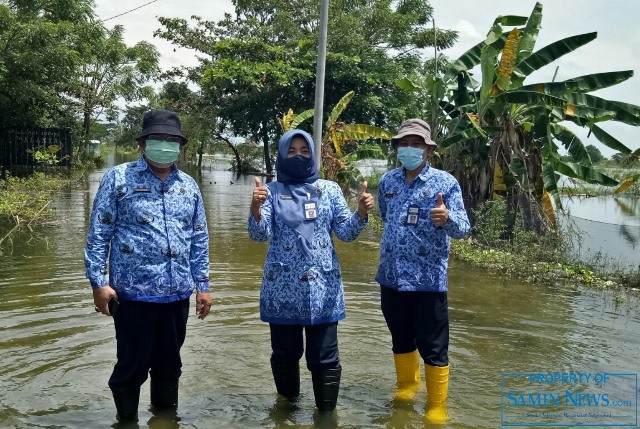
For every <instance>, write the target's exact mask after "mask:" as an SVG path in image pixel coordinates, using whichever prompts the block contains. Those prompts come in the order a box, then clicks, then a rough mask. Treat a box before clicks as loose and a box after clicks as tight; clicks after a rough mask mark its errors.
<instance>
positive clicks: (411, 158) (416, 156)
mask: <svg viewBox="0 0 640 429" xmlns="http://www.w3.org/2000/svg"><path fill="white" fill-rule="evenodd" d="M423 154H424V150H423V149H418V148H417V147H410V146H409V147H399V148H398V161H400V163H401V164H402V166H403V167H404V168H406V169H407V170H415V169H416V168H418V167H420V164H422V161H424V160H423V159H422V155H423Z"/></svg>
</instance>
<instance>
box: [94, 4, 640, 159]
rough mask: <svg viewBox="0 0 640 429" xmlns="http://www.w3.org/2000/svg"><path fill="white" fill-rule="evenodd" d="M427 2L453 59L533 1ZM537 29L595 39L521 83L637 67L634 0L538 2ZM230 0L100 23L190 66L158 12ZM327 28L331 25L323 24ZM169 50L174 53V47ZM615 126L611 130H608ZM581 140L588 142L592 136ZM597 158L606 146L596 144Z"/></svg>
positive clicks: (186, 11)
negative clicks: (450, 38)
mask: <svg viewBox="0 0 640 429" xmlns="http://www.w3.org/2000/svg"><path fill="white" fill-rule="evenodd" d="M147 1H149V0H146V1H145V0H136V2H135V3H134V4H132V3H131V2H122V1H120V0H95V3H96V12H97V14H98V16H99V17H100V18H102V19H106V18H109V17H112V16H114V15H118V14H120V13H123V12H125V11H127V10H129V9H133V8H135V7H138V6H140V5H143V4H144V3H146V2H147ZM431 5H432V6H433V7H434V18H435V20H436V25H437V26H438V27H441V28H449V29H455V30H457V31H459V34H460V38H459V41H458V43H456V45H455V46H454V47H453V48H451V49H449V50H447V51H445V54H447V55H448V56H450V57H451V58H457V57H458V56H459V55H461V54H462V53H464V52H465V51H467V50H468V49H469V48H471V47H472V46H473V45H475V44H477V43H478V42H480V41H481V40H482V39H483V38H484V37H485V35H486V33H487V31H488V30H489V28H490V26H491V25H492V24H493V21H494V19H495V18H496V17H497V16H498V15H522V16H529V15H530V14H531V11H532V10H533V7H534V5H535V0H519V1H513V0H487V1H484V2H482V1H478V0H458V1H456V2H455V3H451V1H450V0H431ZM543 6H544V8H543V20H542V28H541V31H540V35H539V38H538V41H537V43H536V47H537V48H538V49H539V48H541V47H543V46H545V45H547V44H549V43H552V42H554V41H556V40H559V39H562V38H565V37H568V36H572V35H576V34H582V33H588V32H592V31H597V32H598V38H597V39H596V40H594V41H593V42H591V43H589V44H587V45H586V46H584V47H582V48H580V49H578V50H576V51H574V52H572V53H570V54H568V55H566V56H565V57H563V58H561V59H560V60H558V61H557V63H554V64H551V65H549V66H547V67H545V68H543V69H542V70H540V71H538V72H536V74H534V75H532V76H530V78H529V79H528V82H538V81H546V80H551V78H552V77H553V73H554V72H555V68H556V65H559V66H560V69H559V70H558V76H557V78H556V80H563V79H568V78H570V77H575V76H580V75H585V74H591V73H597V72H605V71H614V70H634V71H636V73H638V72H640V67H639V65H640V27H638V26H637V22H636V20H637V17H638V16H640V13H639V12H640V1H637V0H636V1H630V0H588V1H587V0H554V1H548V2H544V3H543ZM233 11H234V8H233V4H232V3H231V0H208V1H202V0H157V1H156V2H154V3H152V4H150V5H148V6H145V7H143V8H141V9H139V10H136V11H133V12H131V13H128V14H126V15H124V16H121V17H118V18H115V19H112V20H109V21H107V22H106V23H105V24H106V25H107V26H113V25H115V24H121V25H123V26H124V28H125V40H126V42H127V43H129V44H133V43H136V42H138V41H140V40H147V41H149V42H151V43H153V44H154V45H155V46H156V47H157V48H158V50H159V51H160V53H161V55H162V59H161V66H162V68H163V69H168V68H171V67H175V66H179V65H195V64H197V58H196V57H195V53H193V52H189V51H186V50H183V49H175V47H174V46H173V45H172V44H170V43H168V42H166V41H164V40H162V39H158V38H154V37H153V32H154V31H155V30H156V29H158V28H160V23H159V22H158V20H157V17H158V16H166V17H180V18H185V19H189V17H190V16H191V15H198V16H201V17H202V18H204V19H208V20H213V21H217V20H219V19H221V18H222V17H223V15H224V13H225V12H227V13H233ZM329 31H331V30H329ZM174 49H175V51H174ZM598 95H600V96H603V97H607V98H611V99H615V100H620V101H625V102H629V103H634V104H639V102H638V100H640V76H638V75H636V76H634V77H633V78H631V79H629V80H628V81H626V82H624V83H622V84H620V85H618V86H617V87H616V88H610V89H606V90H604V91H602V92H601V93H599V94H598ZM613 129H615V130H613ZM613 129H612V132H615V133H617V132H618V130H619V129H623V131H622V132H621V134H620V135H616V137H618V138H620V140H622V141H623V143H624V144H626V145H627V146H629V147H631V148H632V149H637V148H639V147H640V128H637V127H628V126H624V125H619V126H614V127H613ZM589 140H590V142H589V143H593V144H596V145H597V143H596V142H595V141H593V140H594V139H593V138H590V139H589ZM599 148H600V149H601V151H602V152H603V154H604V155H605V156H610V155H611V154H613V151H611V150H610V149H608V148H606V147H604V146H602V145H600V146H599Z"/></svg>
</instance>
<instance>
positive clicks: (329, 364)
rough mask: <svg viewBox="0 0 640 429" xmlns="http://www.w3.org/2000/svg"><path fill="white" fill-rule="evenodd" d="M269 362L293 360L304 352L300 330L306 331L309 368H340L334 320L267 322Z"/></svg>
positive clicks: (336, 326)
mask: <svg viewBox="0 0 640 429" xmlns="http://www.w3.org/2000/svg"><path fill="white" fill-rule="evenodd" d="M269 328H270V330H271V350H272V353H271V362H272V363H277V364H287V363H297V362H298V361H299V360H300V358H302V354H303V353H305V348H304V343H303V338H302V331H303V330H304V333H305V335H306V339H307V348H306V353H305V356H306V359H307V368H308V369H309V371H311V372H314V371H320V370H325V369H335V368H340V356H339V353H338V322H333V323H324V324H321V325H313V326H302V325H280V324H275V323H270V324H269Z"/></svg>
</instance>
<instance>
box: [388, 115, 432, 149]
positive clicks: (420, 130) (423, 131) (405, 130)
mask: <svg viewBox="0 0 640 429" xmlns="http://www.w3.org/2000/svg"><path fill="white" fill-rule="evenodd" d="M406 136H420V137H422V138H423V139H424V143H425V144H426V145H429V146H437V144H436V142H434V141H433V140H431V127H430V126H429V124H427V123H426V122H425V121H423V120H422V119H417V118H414V119H407V120H406V121H404V122H403V123H401V124H400V128H398V134H396V135H395V136H393V137H391V146H393V147H395V146H397V145H398V140H400V139H401V138H402V137H406Z"/></svg>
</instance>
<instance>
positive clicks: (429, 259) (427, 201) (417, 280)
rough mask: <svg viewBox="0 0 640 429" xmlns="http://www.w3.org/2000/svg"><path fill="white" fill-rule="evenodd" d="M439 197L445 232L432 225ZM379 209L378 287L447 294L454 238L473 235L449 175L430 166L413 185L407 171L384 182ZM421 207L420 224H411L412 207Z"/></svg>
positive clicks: (395, 173) (384, 178)
mask: <svg viewBox="0 0 640 429" xmlns="http://www.w3.org/2000/svg"><path fill="white" fill-rule="evenodd" d="M438 193H441V194H442V197H443V201H444V204H445V206H447V209H448V210H449V220H448V221H447V223H446V224H445V225H443V226H441V227H437V226H435V225H434V224H433V222H432V221H431V209H432V208H434V207H436V203H437V198H438ZM378 206H379V208H380V216H381V217H382V221H383V224H384V230H383V233H382V241H381V243H380V264H379V266H378V273H377V274H376V281H377V282H378V283H380V284H381V285H382V286H386V287H390V288H393V289H396V290H401V291H430V292H434V291H439V292H446V291H447V266H448V258H449V246H450V240H451V238H462V237H464V236H465V235H466V234H467V233H468V232H469V230H470V225H469V219H468V217H467V212H466V211H465V208H464V203H463V201H462V194H461V192H460V186H459V185H458V182H457V181H456V179H455V178H454V177H453V176H452V175H450V174H449V173H447V172H445V171H442V170H437V169H435V168H431V167H430V166H429V165H426V166H425V167H424V168H423V170H422V171H421V172H420V174H419V175H418V176H417V177H416V178H415V179H414V181H413V182H412V183H411V184H407V181H406V179H405V175H404V170H403V168H396V169H394V170H391V171H389V172H387V173H385V174H384V176H382V178H381V179H380V184H379V187H378ZM410 206H412V207H417V208H418V209H419V212H418V221H417V224H415V225H411V224H409V223H407V214H408V210H409V207H410Z"/></svg>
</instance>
